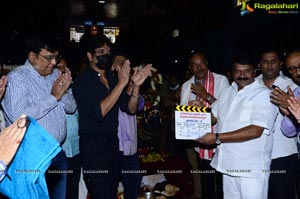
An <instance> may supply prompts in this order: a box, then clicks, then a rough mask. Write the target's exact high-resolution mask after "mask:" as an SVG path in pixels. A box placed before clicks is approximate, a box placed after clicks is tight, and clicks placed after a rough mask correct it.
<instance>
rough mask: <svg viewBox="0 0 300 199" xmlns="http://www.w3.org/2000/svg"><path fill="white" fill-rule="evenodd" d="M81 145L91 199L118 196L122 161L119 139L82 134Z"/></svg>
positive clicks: (86, 182)
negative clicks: (106, 139) (112, 139)
mask: <svg viewBox="0 0 300 199" xmlns="http://www.w3.org/2000/svg"><path fill="white" fill-rule="evenodd" d="M79 147H80V158H81V164H82V168H83V178H84V180H85V184H86V186H87V189H88V192H89V194H90V199H99V198H101V199H113V198H116V197H117V187H118V180H119V178H120V176H121V163H122V153H121V152H119V143H118V139H116V140H114V141H110V142H108V141H106V142H104V141H103V140H102V139H101V137H97V136H80V139H79Z"/></svg>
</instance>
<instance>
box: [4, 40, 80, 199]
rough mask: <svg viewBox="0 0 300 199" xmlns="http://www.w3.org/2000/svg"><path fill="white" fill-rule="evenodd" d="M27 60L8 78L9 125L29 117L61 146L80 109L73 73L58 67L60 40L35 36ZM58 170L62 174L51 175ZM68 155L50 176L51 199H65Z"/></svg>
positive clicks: (60, 156)
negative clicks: (69, 122)
mask: <svg viewBox="0 0 300 199" xmlns="http://www.w3.org/2000/svg"><path fill="white" fill-rule="evenodd" d="M26 47H27V53H28V54H27V60H26V62H25V64H24V65H22V66H20V67H18V68H16V69H14V70H13V71H11V72H10V73H9V74H8V81H9V85H8V86H7V89H6V93H5V96H4V98H3V101H2V106H3V109H4V112H5V117H6V120H7V122H8V124H10V123H12V122H14V121H15V120H17V118H18V117H19V116H20V115H21V114H23V113H25V114H26V115H28V116H31V117H33V118H34V119H36V120H37V122H38V123H39V124H40V125H41V126H42V127H44V128H45V129H46V130H47V131H48V132H49V133H50V134H51V135H52V136H53V137H54V138H55V139H56V140H57V142H59V143H60V144H62V143H63V141H64V140H65V138H66V117H65V113H72V112H74V111H75V109H76V102H75V100H74V97H73V95H72V92H71V90H67V89H68V87H69V85H70V84H71V82H72V77H71V72H70V70H69V69H66V70H65V73H64V74H62V72H59V71H58V70H57V69H56V68H54V67H55V65H56V61H57V56H58V45H57V41H56V39H54V37H53V36H51V35H49V34H43V35H40V36H38V35H33V36H31V37H29V38H28V39H27V41H26ZM51 169H54V170H55V171H58V172H55V173H53V172H50V170H51ZM66 169H67V163H66V155H65V153H64V152H63V151H61V152H60V153H59V154H58V155H57V156H56V157H55V158H54V159H53V161H52V164H51V165H50V168H49V170H48V173H47V174H46V181H47V186H48V189H49V195H50V198H61V199H63V198H65V191H66V172H63V171H64V170H66Z"/></svg>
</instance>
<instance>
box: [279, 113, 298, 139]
mask: <svg viewBox="0 0 300 199" xmlns="http://www.w3.org/2000/svg"><path fill="white" fill-rule="evenodd" d="M281 131H282V133H283V134H284V135H285V136H287V137H294V136H296V135H297V134H298V133H299V124H297V123H296V122H294V121H292V120H291V119H290V118H288V117H284V118H283V120H282V122H281Z"/></svg>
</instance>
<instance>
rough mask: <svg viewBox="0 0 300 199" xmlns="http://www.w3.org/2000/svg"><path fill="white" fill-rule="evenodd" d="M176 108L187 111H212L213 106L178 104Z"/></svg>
mask: <svg viewBox="0 0 300 199" xmlns="http://www.w3.org/2000/svg"><path fill="white" fill-rule="evenodd" d="M175 110H176V111H185V112H201V113H210V112H211V108H209V107H199V106H184V105H177V106H176V108H175Z"/></svg>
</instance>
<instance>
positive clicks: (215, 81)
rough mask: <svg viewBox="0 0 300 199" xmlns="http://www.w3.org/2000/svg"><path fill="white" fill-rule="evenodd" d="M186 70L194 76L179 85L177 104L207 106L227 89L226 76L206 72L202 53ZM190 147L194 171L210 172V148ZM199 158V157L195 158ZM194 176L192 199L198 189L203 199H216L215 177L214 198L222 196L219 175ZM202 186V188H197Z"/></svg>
mask: <svg viewBox="0 0 300 199" xmlns="http://www.w3.org/2000/svg"><path fill="white" fill-rule="evenodd" d="M189 69H190V71H191V73H192V74H193V76H192V77H191V78H190V79H189V80H188V81H186V82H185V83H184V84H183V85H182V89H181V96H180V104H181V105H190V106H206V107H210V105H211V104H212V103H213V102H214V101H216V99H218V98H219V96H220V93H221V91H223V90H224V89H226V88H227V87H228V86H229V84H228V80H227V78H226V77H225V76H223V75H219V74H216V73H213V72H211V71H210V70H209V69H208V61H207V60H206V57H205V56H204V54H203V53H201V52H194V53H193V54H192V55H191V56H190V58H189ZM192 144H193V145H192V147H189V146H188V147H186V154H187V157H188V160H189V162H190V164H191V166H192V169H194V170H198V169H200V170H212V171H213V168H211V167H210V165H209V164H210V161H211V159H212V157H213V148H214V147H207V146H204V145H201V146H200V148H196V149H197V152H198V153H199V154H198V153H196V151H195V150H194V143H192ZM197 156H198V157H200V158H198V157H197ZM199 175H200V174H198V173H194V174H193V179H194V189H195V190H194V194H193V196H192V198H200V197H201V196H200V190H199V189H200V188H201V191H202V198H203V199H210V198H215V178H216V180H217V183H216V185H217V189H216V190H217V195H218V197H222V195H223V193H222V188H221V187H222V178H221V175H220V173H215V172H207V173H202V174H201V184H200V176H199ZM200 186H201V187H200Z"/></svg>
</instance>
